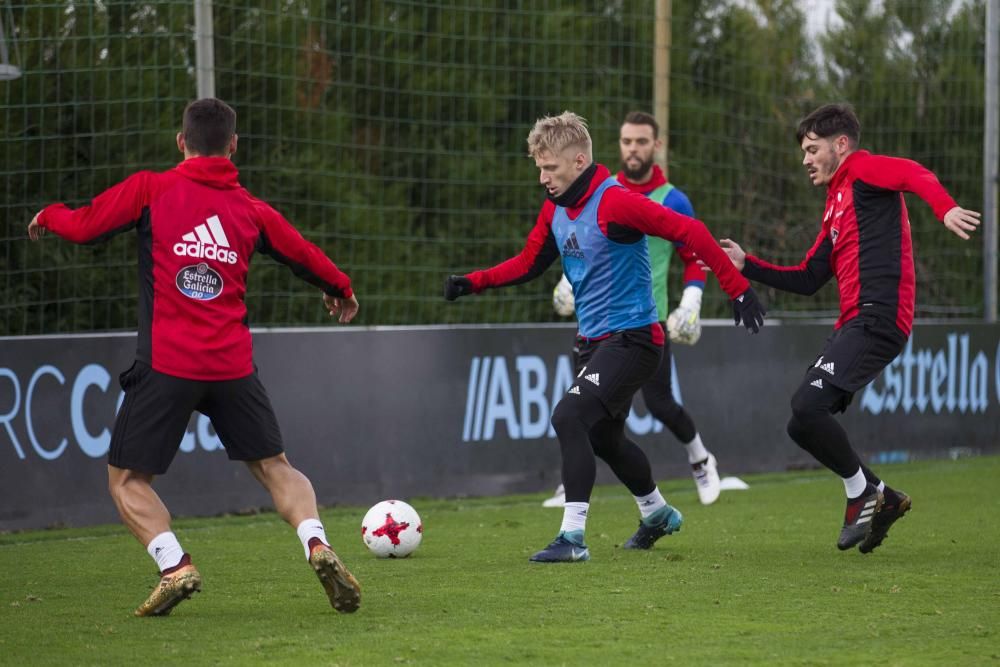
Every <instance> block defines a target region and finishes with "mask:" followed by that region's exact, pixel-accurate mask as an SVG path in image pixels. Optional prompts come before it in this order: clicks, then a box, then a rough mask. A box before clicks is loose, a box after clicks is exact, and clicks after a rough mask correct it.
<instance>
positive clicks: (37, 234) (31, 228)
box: [28, 211, 45, 241]
mask: <svg viewBox="0 0 1000 667" xmlns="http://www.w3.org/2000/svg"><path fill="white" fill-rule="evenodd" d="M41 214H42V212H41V211H39V212H38V213H36V214H35V217H34V218H32V219H31V222H29V223H28V238H29V239H31V240H32V241H37V240H38V239H40V238H42V237H43V236H45V228H44V227H42V226H41V225H40V224H38V216H40V215H41Z"/></svg>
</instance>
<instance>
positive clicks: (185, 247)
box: [174, 215, 237, 264]
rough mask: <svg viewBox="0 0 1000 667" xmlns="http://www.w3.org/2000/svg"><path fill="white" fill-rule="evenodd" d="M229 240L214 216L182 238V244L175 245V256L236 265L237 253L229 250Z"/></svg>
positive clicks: (220, 223) (217, 218)
mask: <svg viewBox="0 0 1000 667" xmlns="http://www.w3.org/2000/svg"><path fill="white" fill-rule="evenodd" d="M228 248H229V238H228V237H227V236H226V232H225V230H223V229H222V222H221V221H220V220H219V216H217V215H213V216H212V217H210V218H207V219H206V220H205V223H204V224H201V225H198V226H197V227H195V228H194V231H193V232H188V233H187V234H185V235H184V236H182V237H181V242H180V243H175V244H174V254H175V255H180V256H181V257H194V258H204V259H215V260H218V261H220V262H225V263H226V264H235V263H236V259H237V256H236V251H235V250H228Z"/></svg>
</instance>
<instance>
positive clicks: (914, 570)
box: [0, 457, 1000, 666]
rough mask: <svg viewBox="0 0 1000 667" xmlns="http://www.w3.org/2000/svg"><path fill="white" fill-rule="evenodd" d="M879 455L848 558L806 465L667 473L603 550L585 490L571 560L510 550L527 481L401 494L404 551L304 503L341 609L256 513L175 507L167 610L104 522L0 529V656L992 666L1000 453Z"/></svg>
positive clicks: (999, 614) (551, 523) (530, 515)
mask: <svg viewBox="0 0 1000 667" xmlns="http://www.w3.org/2000/svg"><path fill="white" fill-rule="evenodd" d="M880 470H881V471H882V472H883V474H885V476H886V478H887V479H888V480H889V481H890V483H892V484H894V485H896V486H898V487H899V488H902V489H904V490H905V491H907V492H908V493H910V494H911V495H912V496H913V499H914V508H913V510H912V511H911V512H910V514H909V515H907V516H906V518H904V519H903V520H902V521H900V522H899V523H897V524H896V526H895V527H894V528H893V530H892V532H891V533H890V535H889V538H888V539H887V540H886V542H885V544H883V546H882V547H881V548H880V549H878V550H876V551H875V552H874V553H873V554H871V555H868V556H864V555H862V554H860V553H858V552H857V551H851V552H844V553H841V552H839V551H837V549H836V546H835V541H836V538H837V532H838V529H839V525H840V521H841V520H842V512H843V487H842V485H841V483H840V482H839V481H838V480H837V479H835V478H834V477H832V476H831V475H830V474H828V473H824V472H808V473H786V474H773V475H761V476H751V477H748V478H746V479H747V481H749V482H750V484H751V488H750V490H748V491H741V492H725V493H723V495H722V497H721V499H720V500H719V502H718V503H717V504H716V505H714V506H712V507H702V506H701V505H699V504H698V503H697V499H696V497H695V493H694V487H693V484H691V482H690V480H686V479H685V480H670V481H667V482H665V483H663V484H661V489H662V490H663V491H664V492H665V495H666V496H667V497H668V499H669V500H670V501H671V502H672V503H673V504H675V505H677V506H678V507H679V508H680V509H681V510H682V511H683V512H684V515H685V523H684V527H683V529H682V530H681V532H680V533H678V534H676V535H673V536H668V537H665V538H663V539H662V540H660V542H659V543H658V544H657V545H656V547H655V548H654V549H653V550H652V551H649V552H641V553H632V552H624V551H622V550H621V549H620V548H619V547H618V545H619V544H621V543H622V542H623V541H624V540H625V539H626V538H627V537H628V536H629V535H630V534H631V532H632V531H633V529H634V528H635V521H636V517H637V511H636V508H635V505H634V502H633V501H632V499H631V497H629V496H628V494H627V493H626V492H625V491H624V489H623V488H622V487H618V486H608V487H600V488H598V489H597V491H596V493H595V496H594V500H593V503H592V504H591V519H590V524H589V527H588V531H587V542H588V544H589V545H590V548H591V553H592V560H591V561H590V562H588V563H579V564H561V565H540V564H532V563H528V561H527V558H528V556H529V555H530V554H531V553H532V552H533V551H535V550H537V549H539V548H541V547H543V546H544V545H545V544H547V543H548V541H549V540H550V539H551V538H552V537H553V536H554V534H555V533H556V531H557V529H558V527H559V520H560V517H561V514H560V511H559V510H551V509H543V508H542V507H541V503H540V501H541V499H542V496H540V495H539V496H516V497H507V498H493V499H478V500H420V499H417V500H414V501H412V502H413V504H414V505H415V506H416V508H417V510H418V511H419V512H420V513H421V517H422V519H423V522H424V526H425V533H424V543H423V545H422V546H421V547H420V549H419V550H418V551H417V552H416V554H415V555H414V556H413V557H412V558H409V559H406V560H376V559H375V558H373V557H372V556H370V555H369V554H368V552H367V551H366V550H365V548H364V545H363V544H362V543H361V539H360V529H359V526H360V522H361V518H362V516H363V515H364V512H365V509H366V508H358V507H344V508H333V509H328V510H324V512H323V519H324V521H325V523H326V526H327V534H328V535H329V536H330V538H331V540H332V541H333V546H334V548H335V549H336V550H337V551H338V553H339V554H340V555H341V557H342V558H343V559H344V561H345V563H346V564H347V566H348V567H349V568H350V569H351V570H352V571H353V572H354V574H355V575H356V576H357V577H358V579H359V580H360V581H361V583H362V586H363V587H364V591H363V597H362V605H361V609H360V611H359V612H358V613H356V614H353V615H339V614H337V613H335V612H334V611H333V610H332V609H331V608H330V607H329V605H328V603H327V600H326V597H325V596H324V595H323V593H322V590H321V588H320V585H319V582H318V581H317V580H316V579H315V577H314V575H313V573H312V571H311V570H310V569H309V568H308V566H307V565H306V563H305V561H304V559H303V556H302V551H301V547H300V546H299V544H298V541H297V540H296V538H295V533H294V531H293V530H292V529H291V528H289V527H287V526H286V525H285V524H284V523H282V522H281V521H280V520H279V519H278V518H277V516H276V515H274V514H262V515H257V516H251V517H221V518H214V519H197V520H195V519H191V520H179V521H177V522H176V524H175V532H176V533H177V534H178V536H179V538H180V540H181V543H182V544H183V545H184V546H185V548H186V549H187V550H188V551H190V552H191V553H192V554H193V556H194V559H195V563H196V564H197V565H198V567H199V569H200V570H201V572H202V576H203V577H204V591H203V592H202V593H201V594H199V595H197V596H195V597H194V598H193V599H192V600H190V601H188V602H185V603H183V604H181V605H180V606H179V607H177V608H176V609H175V610H174V612H173V614H172V615H171V616H169V617H167V618H151V619H140V618H133V617H132V616H131V613H132V610H133V609H134V608H135V607H136V606H137V605H138V604H139V603H140V602H142V600H143V599H144V598H145V596H146V595H147V593H148V592H149V590H150V589H151V588H152V586H153V585H154V583H155V580H156V576H155V569H154V567H153V564H152V561H151V560H150V559H149V557H148V556H147V555H146V553H145V552H144V550H143V549H142V548H141V546H140V545H139V544H138V543H136V542H135V541H134V540H133V539H132V537H131V536H130V535H128V534H127V533H126V532H125V530H124V529H123V528H121V527H118V526H105V527H98V528H88V529H71V530H53V531H38V532H25V533H15V534H7V535H0V664H5V665H8V664H9V665H32V666H34V665H117V664H129V665H134V664H177V665H201V664H213V665H247V664H267V665H305V664H317V665H394V664H416V665H451V664H456V665H473V664H475V665H493V664H498V665H502V664H515V665H522V664H523V665H561V664H565V665H661V664H676V665H719V664H733V665H743V664H762V665H772V664H793V665H796V664H801V665H840V664H844V665H861V664H879V665H887V666H889V665H975V664H997V663H1000V627H998V621H1000V511H998V510H1000V500H998V499H1000V494H998V490H1000V458H997V457H985V458H976V459H963V460H959V461H955V462H949V461H929V462H921V463H913V464H907V465H900V466H883V467H881V468H880ZM314 481H317V482H318V483H320V484H321V483H322V482H321V480H314ZM376 500H379V499H378V498H373V499H372V501H373V502H374V501H376ZM109 502H110V501H109Z"/></svg>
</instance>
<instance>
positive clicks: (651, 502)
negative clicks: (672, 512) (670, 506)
mask: <svg viewBox="0 0 1000 667" xmlns="http://www.w3.org/2000/svg"><path fill="white" fill-rule="evenodd" d="M632 497H633V498H635V504H636V505H638V506H639V514H641V515H642V518H643V519H645V518H646V517H647V516H649V515H650V514H652V513H653V512H655V511H656V510H658V509H662V508H664V507H666V506H667V501H666V500H664V498H663V495H661V494H660V488H659V487H655V488H654V489H653V492H652V493H650V494H649V495H645V496H632Z"/></svg>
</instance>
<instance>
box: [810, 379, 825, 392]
mask: <svg viewBox="0 0 1000 667" xmlns="http://www.w3.org/2000/svg"><path fill="white" fill-rule="evenodd" d="M809 384H810V385H812V386H813V387H817V388H819V389H822V388H823V378H816V379H815V380H813V381H812V382H810V383H809Z"/></svg>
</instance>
